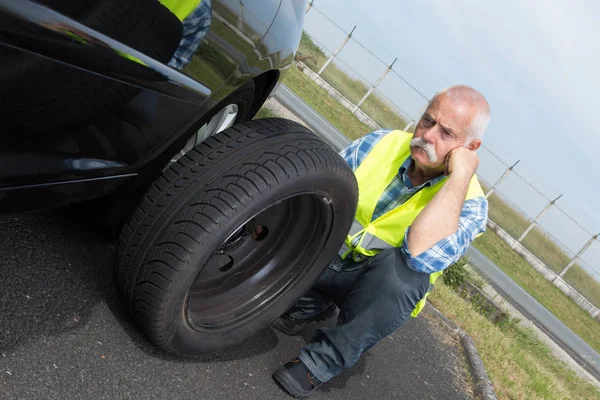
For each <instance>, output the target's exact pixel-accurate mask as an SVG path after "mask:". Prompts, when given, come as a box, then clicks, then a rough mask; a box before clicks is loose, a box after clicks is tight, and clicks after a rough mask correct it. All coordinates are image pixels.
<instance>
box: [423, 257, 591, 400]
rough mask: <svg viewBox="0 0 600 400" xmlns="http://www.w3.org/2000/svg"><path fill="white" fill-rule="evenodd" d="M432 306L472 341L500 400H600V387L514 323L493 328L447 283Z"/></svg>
mask: <svg viewBox="0 0 600 400" xmlns="http://www.w3.org/2000/svg"><path fill="white" fill-rule="evenodd" d="M530 269H531V268H530ZM429 300H430V302H431V303H432V304H433V305H434V306H435V307H436V308H438V309H439V310H440V311H441V312H442V313H444V315H446V316H447V317H448V318H450V319H451V320H453V321H454V322H456V323H457V324H458V325H459V326H460V327H461V328H462V329H463V330H464V331H465V332H467V333H468V334H469V335H470V336H471V337H472V338H473V341H474V342H475V345H476V346H477V351H478V352H479V354H480V356H481V359H482V360H483V363H484V365H485V368H486V371H487V373H488V375H489V377H490V379H491V381H492V383H493V384H494V388H495V389H496V393H497V395H498V398H499V399H597V398H600V391H599V390H598V388H597V387H595V386H593V385H592V384H591V383H590V382H588V381H586V380H584V379H582V378H580V377H579V376H577V375H576V374H575V373H574V372H573V371H572V370H571V369H570V368H569V367H568V366H566V365H565V364H564V363H563V362H561V361H560V360H558V359H557V358H556V357H554V355H553V354H552V353H551V351H550V350H549V349H548V347H547V346H545V345H544V344H543V343H541V342H540V341H539V340H538V339H537V338H536V337H535V335H534V334H533V332H531V331H529V330H527V329H524V328H522V327H520V326H518V325H517V323H516V322H515V321H512V322H509V323H507V324H504V325H502V326H498V325H495V324H493V323H492V322H490V321H489V320H487V319H486V318H485V317H484V316H482V315H481V314H479V313H478V312H477V311H476V310H475V308H474V307H473V306H472V305H471V303H468V302H466V301H464V300H463V299H462V298H461V297H460V296H459V295H458V294H457V293H456V292H454V291H453V290H452V289H450V288H449V287H448V286H446V285H444V284H443V283H440V284H438V285H436V288H435V290H434V291H433V293H432V294H431V296H430V297H429Z"/></svg>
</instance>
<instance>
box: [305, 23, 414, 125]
mask: <svg viewBox="0 0 600 400" xmlns="http://www.w3.org/2000/svg"><path fill="white" fill-rule="evenodd" d="M296 58H297V59H298V60H300V61H302V62H304V64H306V65H307V66H308V67H309V68H310V69H312V70H313V71H318V70H319V69H320V68H321V67H322V66H323V64H324V63H325V61H326V60H327V56H326V55H325V53H323V51H322V50H321V48H319V46H318V45H316V44H315V43H314V42H313V41H312V40H311V38H310V37H309V36H308V35H306V33H303V34H302V39H301V40H300V46H299V47H298V55H297V57H296ZM382 72H383V70H382ZM322 77H323V79H324V80H325V81H327V82H328V83H329V84H330V85H331V86H333V87H334V88H336V89H337V91H338V92H340V93H341V94H343V95H344V97H346V98H347V99H348V100H350V101H351V102H352V103H354V104H358V102H359V101H360V100H361V99H362V97H363V96H364V95H365V94H366V93H367V91H368V90H369V87H370V86H368V85H367V84H365V82H363V81H362V80H360V79H355V78H352V77H350V76H348V74H347V73H346V72H344V71H343V70H342V69H341V68H339V67H338V66H337V65H336V64H335V62H332V63H330V64H329V65H328V66H327V68H325V71H323V74H322ZM360 108H361V110H363V111H364V112H365V114H367V115H368V116H369V117H371V119H373V121H375V122H377V124H378V125H379V126H381V127H384V128H391V129H403V128H404V127H405V126H406V125H407V123H408V121H407V120H406V118H404V117H402V116H400V115H398V114H397V113H395V112H394V111H393V106H392V105H391V104H390V103H389V102H388V101H386V100H385V99H383V98H382V97H380V96H378V95H377V94H375V92H374V93H371V95H370V96H369V97H367V99H365V101H364V102H363V103H362V104H361V106H360Z"/></svg>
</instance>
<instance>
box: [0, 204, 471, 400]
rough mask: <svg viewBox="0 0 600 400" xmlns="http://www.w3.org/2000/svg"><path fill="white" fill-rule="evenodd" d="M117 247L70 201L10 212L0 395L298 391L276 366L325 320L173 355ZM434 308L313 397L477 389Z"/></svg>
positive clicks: (0, 232)
mask: <svg viewBox="0 0 600 400" xmlns="http://www.w3.org/2000/svg"><path fill="white" fill-rule="evenodd" d="M114 249H115V246H114V238H109V237H106V236H104V235H103V234H102V233H101V232H100V231H98V230H97V229H96V228H95V227H94V226H93V225H92V224H90V223H88V222H86V219H84V218H82V216H81V214H80V213H78V212H76V211H73V210H70V209H64V210H56V211H52V212H44V213H38V214H32V215H26V216H15V217H1V218H0V287H1V288H0V399H3V400H5V399H19V400H21V399H203V400H212V399H228V400H229V399H242V398H243V399H286V398H289V397H288V396H287V395H285V394H284V393H283V392H282V391H281V390H280V389H279V387H278V386H277V385H276V384H275V383H274V382H273V380H272V378H271V373H272V372H273V371H274V370H275V369H276V368H278V367H279V366H280V365H281V364H282V363H283V362H285V361H287V360H288V359H290V358H292V357H294V356H295V355H296V354H297V352H298V350H299V349H300V347H301V346H303V345H304V344H305V343H307V341H309V340H310V338H311V337H312V335H313V334H314V332H315V329H316V326H313V327H312V328H311V329H309V330H307V332H305V333H304V334H303V336H301V337H294V338H290V337H287V336H283V335H281V334H279V333H276V332H274V331H273V330H271V329H266V330H264V331H263V332H260V333H258V334H257V335H255V336H254V337H253V338H251V339H249V340H247V341H246V342H244V343H242V344H241V345H238V346H236V347H235V348H233V349H231V350H230V351H228V352H226V353H223V354H216V355H212V356H205V357H200V358H174V357H169V356H166V355H165V354H163V353H161V352H160V351H158V350H156V349H155V348H154V347H153V346H152V345H151V344H149V342H148V341H147V340H146V339H145V337H144V336H143V335H142V334H141V333H140V332H139V331H138V330H137V329H136V327H135V326H133V325H132V324H131V323H130V322H129V319H128V318H127V317H126V316H125V315H124V313H123V311H122V309H121V306H120V301H119V299H118V297H117V294H116V292H115V289H114V286H113V281H112V260H113V253H114ZM432 318H433V316H431V315H429V314H427V313H424V315H423V316H422V317H419V318H417V319H411V320H409V321H408V322H407V323H406V324H405V325H404V327H402V328H401V329H400V330H399V331H397V332H395V333H394V334H393V335H392V336H390V337H388V338H386V339H384V340H383V341H382V342H381V343H379V344H378V345H377V346H375V347H374V348H373V349H371V350H370V351H369V352H368V353H367V354H366V355H364V356H363V357H362V358H361V359H360V361H359V362H358V363H357V364H356V365H355V366H354V367H353V368H351V369H349V370H348V371H346V372H345V373H343V374H342V375H341V376H338V377H337V378H335V379H334V380H332V381H331V382H329V383H328V384H327V386H326V387H324V388H323V389H322V390H320V391H319V392H317V393H316V394H315V395H314V396H313V398H314V399H344V400H353V399H357V400H358V399H366V398H377V399H414V398H420V399H468V398H471V394H470V393H471V383H470V377H469V375H468V373H467V367H466V364H465V358H464V355H463V352H462V348H461V347H460V345H459V343H458V342H457V340H456V338H455V337H454V335H452V334H450V333H449V332H447V331H446V330H445V328H443V327H441V326H440V325H439V324H438V322H437V321H435V320H434V319H432ZM333 323H334V321H328V322H327V324H329V325H331V324H333Z"/></svg>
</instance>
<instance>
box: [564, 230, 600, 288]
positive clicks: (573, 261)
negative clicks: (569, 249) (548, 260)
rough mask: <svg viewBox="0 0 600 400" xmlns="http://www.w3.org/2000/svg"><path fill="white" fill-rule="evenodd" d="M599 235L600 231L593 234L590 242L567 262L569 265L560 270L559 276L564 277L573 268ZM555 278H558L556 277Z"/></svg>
mask: <svg viewBox="0 0 600 400" xmlns="http://www.w3.org/2000/svg"><path fill="white" fill-rule="evenodd" d="M598 236H600V233H597V234H595V235H594V236H592V237H591V238H590V240H588V242H587V243H586V244H585V245H584V246H583V247H582V248H581V250H579V252H578V253H577V254H575V257H573V259H572V260H571V261H570V262H569V263H568V264H567V266H566V267H564V268H563V270H562V271H560V273H559V274H558V276H560V277H561V278H562V277H564V276H565V274H566V273H567V271H568V270H569V268H571V267H572V266H573V265H574V264H575V261H577V259H578V258H579V257H581V255H582V254H583V252H585V251H586V250H587V249H588V247H590V246H591V245H592V243H593V242H594V240H596V239H598ZM554 280H556V278H554Z"/></svg>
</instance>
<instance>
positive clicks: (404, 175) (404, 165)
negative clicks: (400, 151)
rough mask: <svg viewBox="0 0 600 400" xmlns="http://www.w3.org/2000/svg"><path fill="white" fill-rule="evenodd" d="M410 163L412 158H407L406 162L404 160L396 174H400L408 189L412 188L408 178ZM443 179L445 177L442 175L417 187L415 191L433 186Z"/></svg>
mask: <svg viewBox="0 0 600 400" xmlns="http://www.w3.org/2000/svg"><path fill="white" fill-rule="evenodd" d="M412 163H413V159H412V157H410V156H409V157H408V158H407V159H406V160H404V162H403V163H402V165H401V166H400V168H399V169H398V173H399V174H400V177H401V178H402V181H403V182H404V184H405V185H406V186H407V187H409V188H413V185H412V181H411V180H410V178H409V177H408V170H409V169H410V166H411V165H412ZM445 177H446V175H443V174H442V175H440V176H436V177H435V178H433V179H430V180H428V181H426V182H424V183H423V184H422V185H420V186H418V187H417V188H416V189H421V188H423V187H430V186H432V185H435V184H436V183H438V182H439V181H441V180H442V179H444V178H445Z"/></svg>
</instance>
